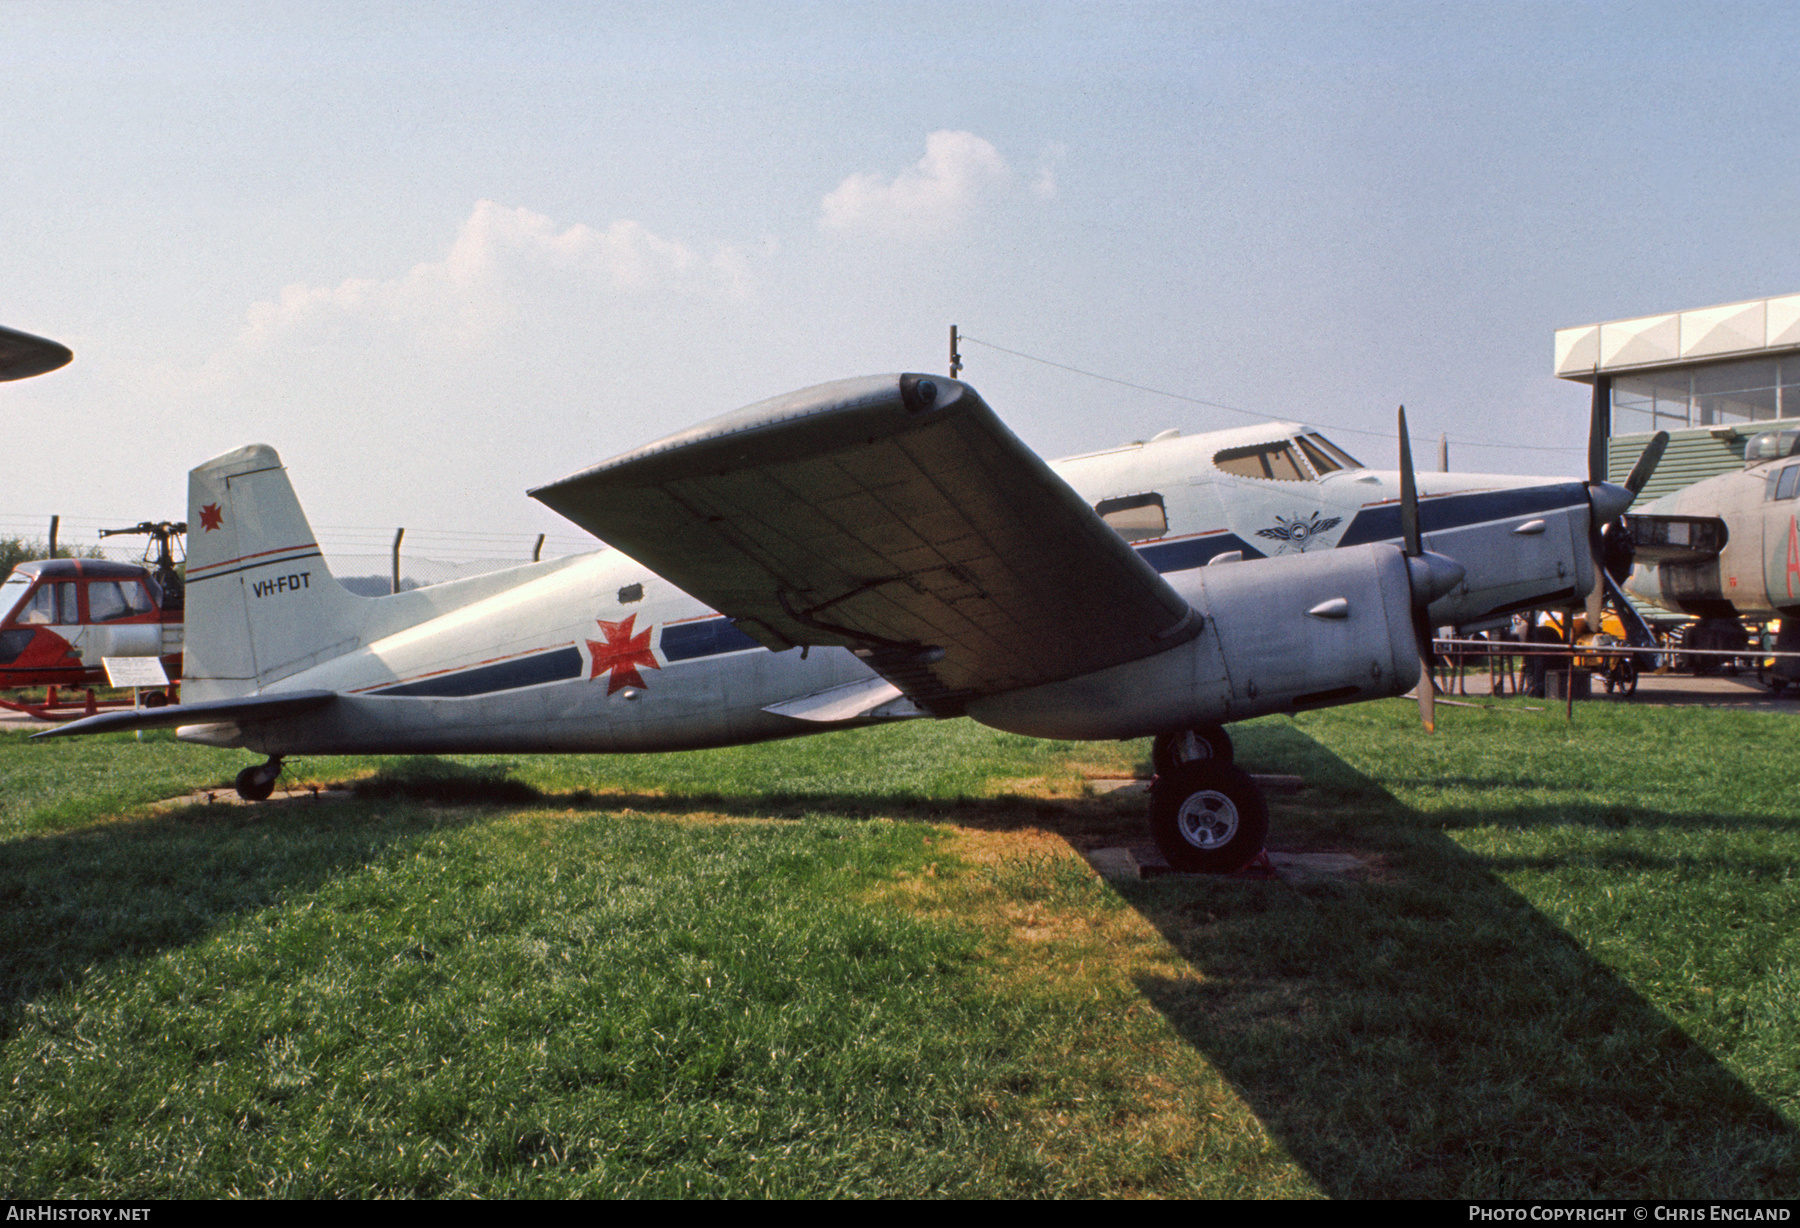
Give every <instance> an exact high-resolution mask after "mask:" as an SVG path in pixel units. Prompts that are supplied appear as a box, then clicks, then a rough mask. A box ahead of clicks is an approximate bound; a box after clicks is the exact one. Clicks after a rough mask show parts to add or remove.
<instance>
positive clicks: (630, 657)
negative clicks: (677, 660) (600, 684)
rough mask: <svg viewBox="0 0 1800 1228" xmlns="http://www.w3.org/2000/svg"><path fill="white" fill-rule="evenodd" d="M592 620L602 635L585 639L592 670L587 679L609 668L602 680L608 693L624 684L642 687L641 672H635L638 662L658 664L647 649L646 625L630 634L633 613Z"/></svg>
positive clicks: (597, 675)
mask: <svg viewBox="0 0 1800 1228" xmlns="http://www.w3.org/2000/svg"><path fill="white" fill-rule="evenodd" d="M595 621H596V622H598V623H599V624H600V634H601V635H604V636H605V637H606V639H605V641H604V642H602V641H599V640H589V641H588V642H587V646H588V655H589V656H591V657H592V658H593V661H594V665H593V672H592V673H590V674H589V675H588V680H589V681H592V680H593V679H595V678H598V677H599V676H600V675H601V674H603V673H605V672H606V671H607V670H611V671H612V676H611V677H610V678H608V679H607V680H606V693H607V694H608V695H611V694H612V693H613V692H614V691H621V690H624V689H625V688H626V687H628V686H635V687H642V686H643V685H644V676H643V675H642V674H640V673H638V666H640V665H648V666H649V667H650V668H651V669H661V668H662V666H660V665H658V664H657V663H656V654H655V653H653V652H651V651H650V631H649V629H645V631H644V632H643V633H642V634H641V635H633V634H631V625H632V624H633V623H634V622H636V621H637V615H636V614H628V615H626V616H625V621H624V622H618V623H609V622H607V621H606V620H605V619H604V618H601V619H596V620H595Z"/></svg>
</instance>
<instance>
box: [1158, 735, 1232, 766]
mask: <svg viewBox="0 0 1800 1228" xmlns="http://www.w3.org/2000/svg"><path fill="white" fill-rule="evenodd" d="M1233 755H1234V752H1233V750H1232V746H1231V735H1229V734H1227V733H1226V732H1225V730H1224V728H1223V727H1222V726H1219V725H1198V726H1195V727H1194V728H1193V729H1182V730H1178V731H1176V732H1175V733H1165V734H1160V735H1158V737H1157V739H1156V741H1155V742H1154V743H1152V744H1151V747H1150V763H1151V766H1153V767H1154V768H1155V769H1156V774H1157V775H1158V776H1166V775H1168V774H1169V773H1170V772H1172V771H1174V770H1175V769H1176V768H1177V767H1179V766H1180V765H1181V764H1183V763H1205V762H1209V761H1210V762H1213V763H1230V762H1232V758H1233Z"/></svg>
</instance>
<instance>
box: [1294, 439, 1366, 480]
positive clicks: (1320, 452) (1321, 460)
mask: <svg viewBox="0 0 1800 1228" xmlns="http://www.w3.org/2000/svg"><path fill="white" fill-rule="evenodd" d="M1294 442H1295V443H1297V444H1299V445H1300V450H1301V451H1302V452H1305V453H1306V459H1307V460H1309V461H1311V462H1312V464H1313V468H1314V469H1317V470H1318V471H1319V476H1320V477H1324V476H1325V475H1326V474H1328V473H1330V472H1332V471H1333V470H1335V469H1361V468H1362V467H1363V463H1362V462H1361V461H1359V460H1357V459H1356V458H1355V457H1354V456H1352V455H1350V454H1349V453H1348V452H1346V451H1344V450H1343V449H1342V448H1340V447H1338V446H1337V445H1336V444H1334V443H1332V442H1331V441H1330V440H1329V439H1327V438H1325V436H1323V435H1321V434H1319V433H1318V432H1317V431H1312V432H1310V433H1308V434H1305V435H1302V436H1300V437H1299V438H1298V439H1296V440H1294Z"/></svg>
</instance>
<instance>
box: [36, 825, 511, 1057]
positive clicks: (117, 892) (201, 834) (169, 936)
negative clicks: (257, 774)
mask: <svg viewBox="0 0 1800 1228" xmlns="http://www.w3.org/2000/svg"><path fill="white" fill-rule="evenodd" d="M481 813H482V812H480V811H475V810H469V811H462V812H451V813H445V812H443V811H428V810H425V809H423V808H421V807H417V806H408V805H397V806H396V805H386V806H384V805H381V804H378V803H343V802H329V801H319V800H316V799H310V798H297V799H293V800H290V801H274V802H265V803H262V804H261V805H257V806H233V805H224V804H220V805H195V806H184V807H180V808H176V809H172V810H168V811H165V812H163V813H160V814H155V815H152V816H149V817H146V818H139V819H132V820H126V821H122V822H111V823H103V824H99V825H96V826H92V827H86V828H82V829H79V830H75V831H67V832H61V833H57V834H53V835H40V836H25V837H21V838H18V839H14V840H11V841H8V842H7V844H6V856H5V858H4V860H3V861H0V1037H5V1036H10V1035H12V1033H13V1032H14V1030H15V1029H16V1027H17V1026H18V1021H19V1014H20V1011H21V1009H22V1008H23V1007H24V1005H25V1004H26V1003H28V1002H30V1001H32V1000H33V999H35V998H38V997H39V996H41V995H44V994H47V993H52V992H54V991H55V990H57V989H59V988H60V987H62V986H64V985H66V984H71V983H75V982H78V981H79V980H81V979H82V978H83V977H85V976H87V975H89V974H90V973H91V972H92V971H95V970H99V969H104V968H107V967H109V966H112V965H115V964H120V963H126V962H130V961H132V960H137V959H142V958H145V957H148V956H151V955H155V954H157V953H159V952H162V951H165V950H170V949H173V948H177V947H181V946H186V945H188V944H190V943H193V942H197V941H199V940H201V939H203V938H205V937H206V936H207V935H208V934H210V933H211V932H212V931H213V930H214V929H215V928H216V927H217V926H218V925H219V924H221V923H223V922H224V921H226V920H228V919H230V918H232V917H236V916H240V915H243V914H246V913H249V912H253V911H255V910H257V909H260V908H264V907H268V906H270V905H272V904H275V903H277V902H279V901H281V900H283V899H285V898H288V897H291V896H294V895H299V894H304V893H305V892H308V891H311V890H313V889H315V888H317V887H318V886H319V885H320V884H321V883H323V882H325V881H326V880H327V879H329V878H332V877H334V876H336V875H339V874H341V873H344V872H345V871H347V870H351V869H354V868H356V867H359V866H362V865H366V864H367V863H368V862H370V861H371V860H373V859H374V858H376V857H378V856H380V855H381V854H382V852H383V851H384V850H386V849H387V848H389V847H391V846H392V845H394V844H396V843H399V842H401V841H404V840H408V839H411V838H413V837H415V836H420V835H424V834H427V833H429V832H433V831H439V830H443V829H444V828H447V827H456V826H460V825H462V824H465V823H468V822H471V821H475V820H476V819H477V818H478V816H479V815H480V814H481Z"/></svg>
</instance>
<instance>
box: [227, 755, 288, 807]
mask: <svg viewBox="0 0 1800 1228" xmlns="http://www.w3.org/2000/svg"><path fill="white" fill-rule="evenodd" d="M280 775H281V760H279V759H271V760H269V761H268V762H267V763H259V764H257V765H256V766H255V767H247V768H245V769H244V770H243V771H241V772H239V773H238V774H237V780H236V781H235V782H233V783H234V787H235V788H236V789H237V795H238V796H239V797H241V798H243V799H244V800H245V801H247V802H266V801H268V800H269V795H270V794H271V793H273V792H275V780H276V778H277V777H279V776H280Z"/></svg>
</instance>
